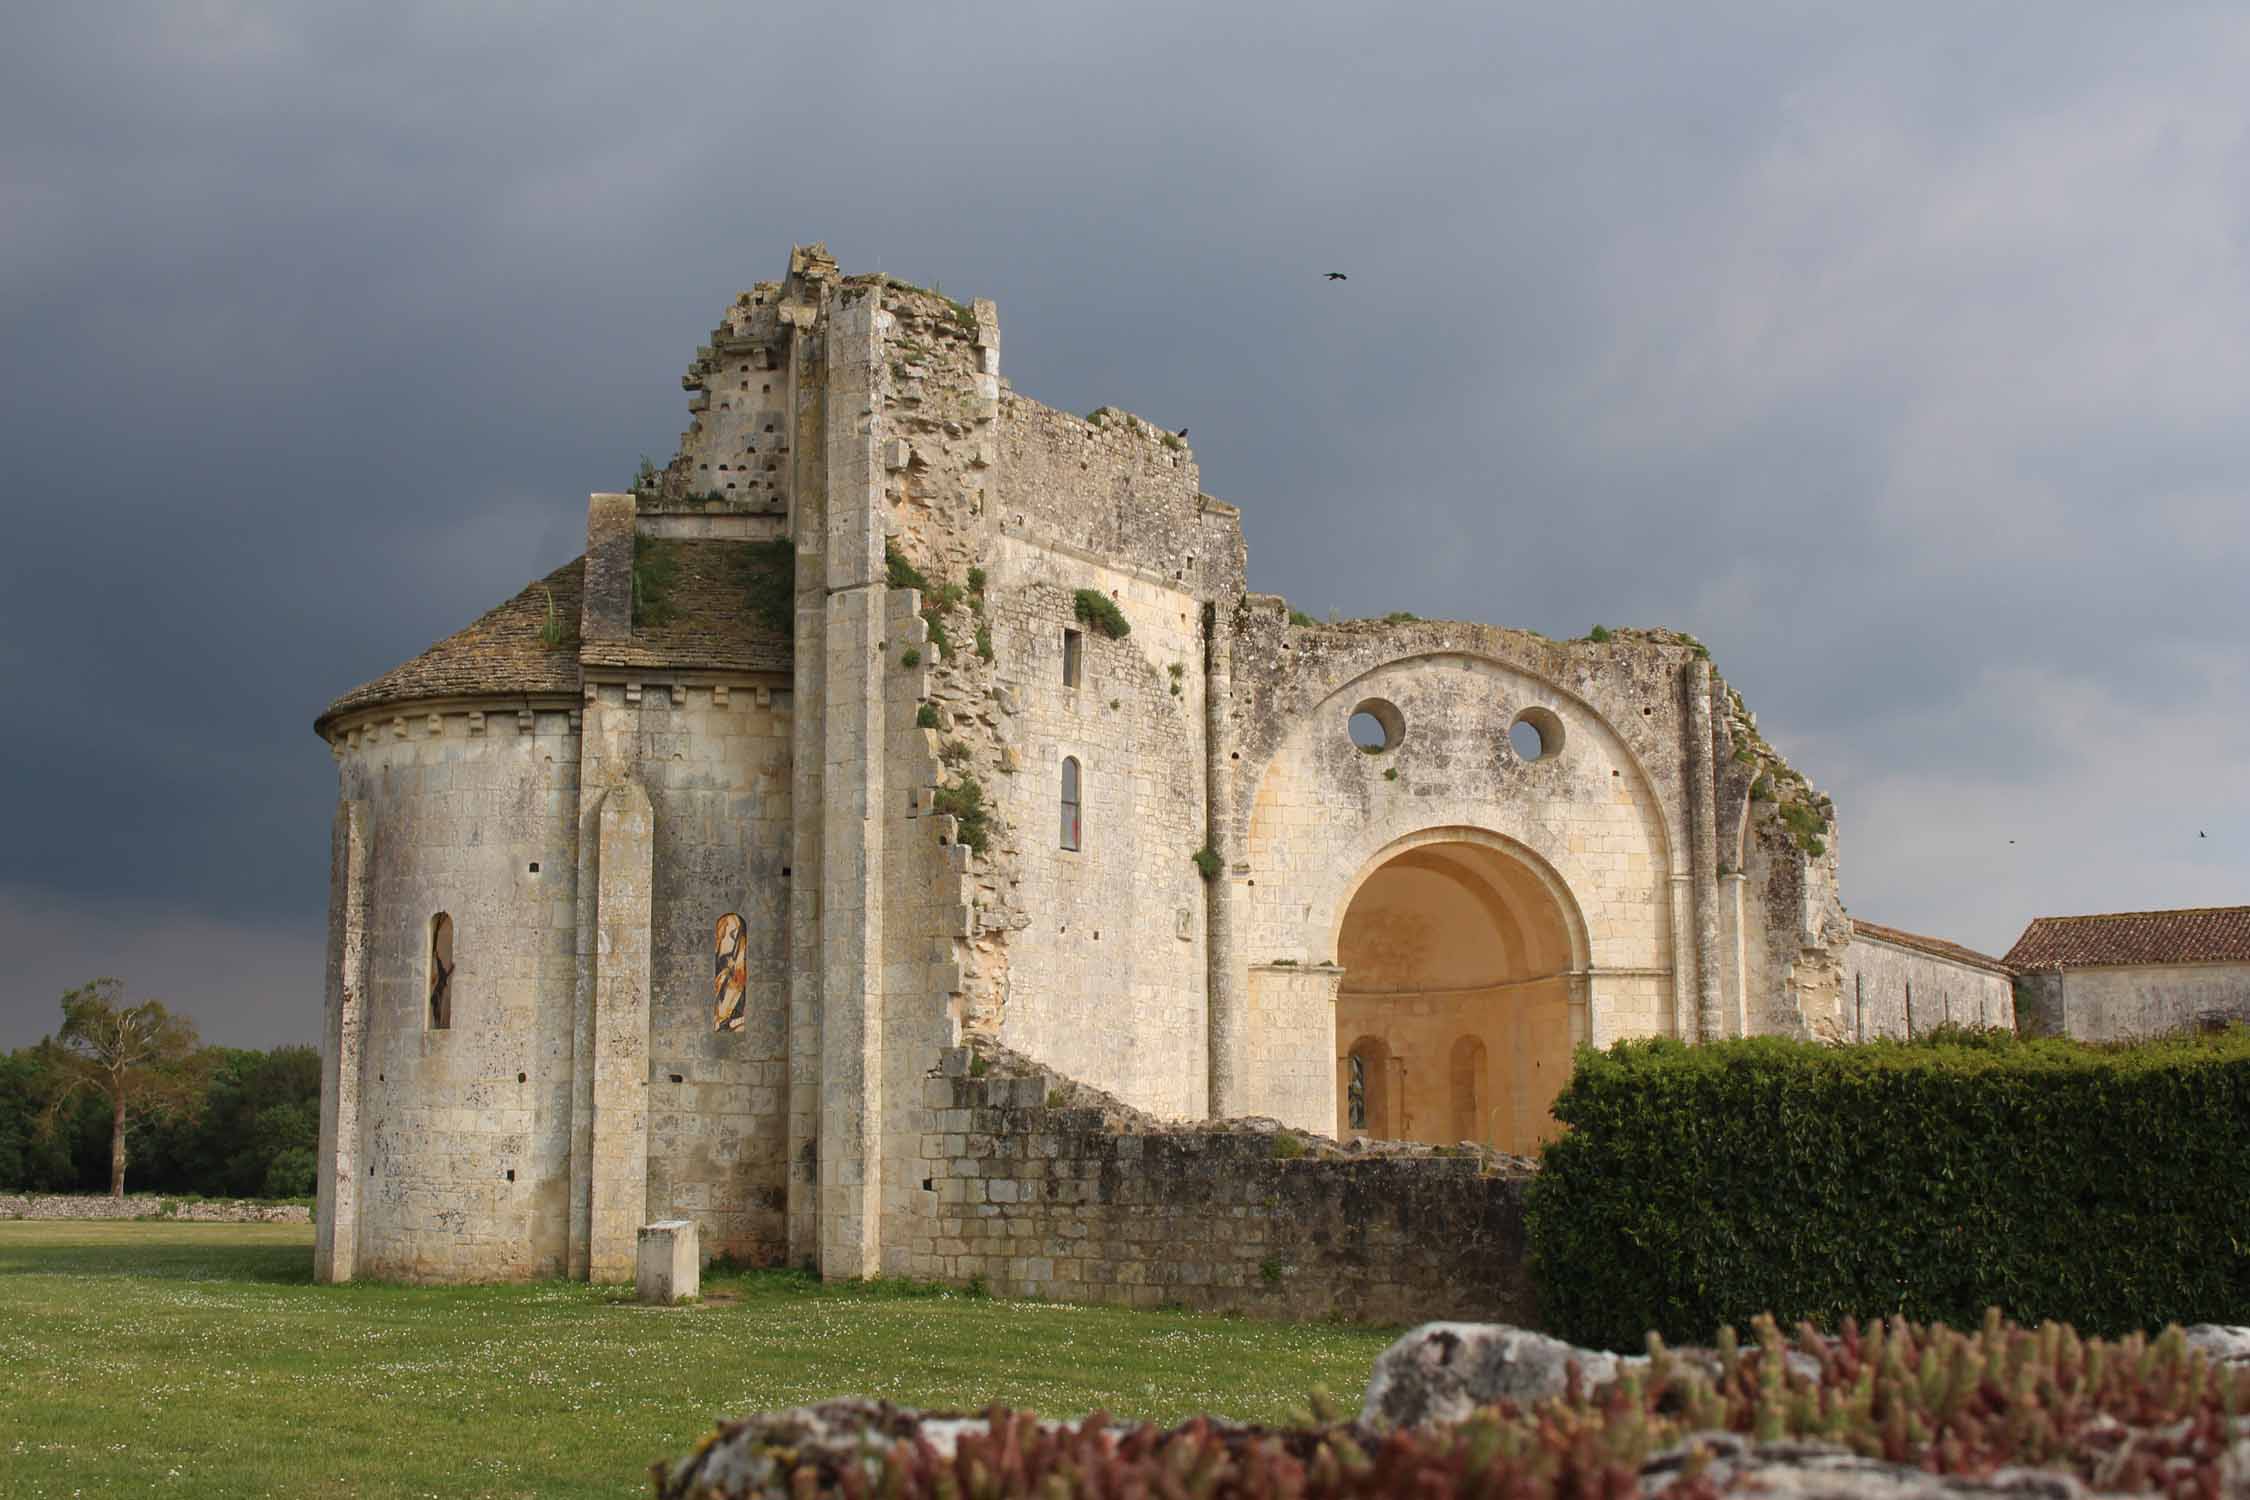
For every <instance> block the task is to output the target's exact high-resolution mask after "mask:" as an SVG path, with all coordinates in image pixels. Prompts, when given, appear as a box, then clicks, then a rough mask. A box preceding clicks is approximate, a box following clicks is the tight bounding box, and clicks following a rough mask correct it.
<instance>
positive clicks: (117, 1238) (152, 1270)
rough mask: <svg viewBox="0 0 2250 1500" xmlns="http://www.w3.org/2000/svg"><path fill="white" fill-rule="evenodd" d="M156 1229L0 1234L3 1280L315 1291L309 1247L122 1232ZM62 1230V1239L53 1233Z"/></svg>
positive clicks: (129, 1226) (105, 1228) (110, 1227)
mask: <svg viewBox="0 0 2250 1500" xmlns="http://www.w3.org/2000/svg"><path fill="white" fill-rule="evenodd" d="M158 1227H159V1226H155V1225H139V1224H123V1225H111V1224H103V1225H102V1226H101V1227H100V1230H99V1231H98V1232H87V1233H79V1234H73V1233H71V1232H70V1231H71V1230H72V1229H90V1228H91V1226H79V1225H70V1226H64V1225H51V1224H45V1223H42V1224H41V1225H40V1229H41V1230H42V1231H43V1232H42V1233H41V1234H40V1236H39V1238H37V1239H34V1240H27V1241H19V1240H18V1239H16V1238H15V1237H14V1236H12V1235H9V1234H7V1233H6V1232H5V1231H0V1276H115V1277H120V1278H129V1279H134V1280H144V1281H247V1282H257V1283H262V1284H265V1285H269V1286H310V1285H311V1284H312V1246H311V1245H309V1244H305V1243H301V1242H300V1243H289V1244H275V1245H257V1244H250V1245H246V1244H242V1243H240V1242H239V1241H237V1242H233V1243H207V1244H197V1243H196V1242H195V1239H194V1236H193V1234H192V1233H190V1234H187V1235H180V1236H178V1237H175V1236H173V1235H171V1234H148V1235H145V1236H140V1237H135V1236H131V1235H130V1234H121V1233H120V1232H119V1231H120V1230H126V1231H130V1230H136V1229H140V1230H155V1229H158ZM196 1227H197V1228H201V1227H202V1226H196ZM230 1227H231V1226H230ZM163 1228H166V1229H169V1228H172V1226H163ZM57 1230H60V1231H61V1232H60V1233H56V1232H54V1231H57Z"/></svg>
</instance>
